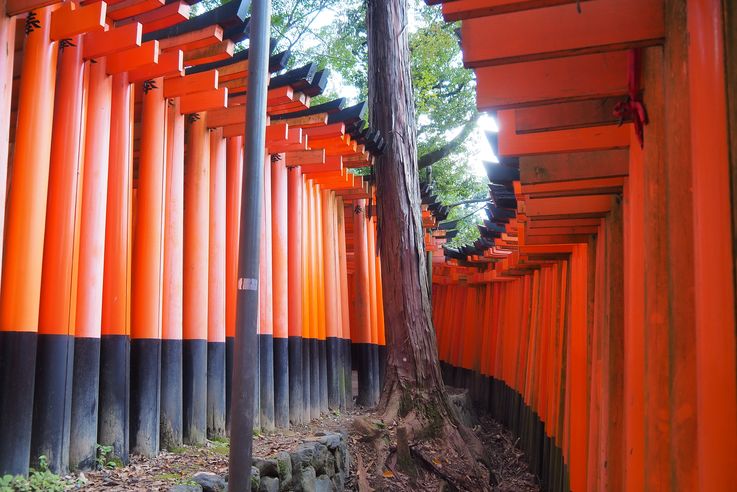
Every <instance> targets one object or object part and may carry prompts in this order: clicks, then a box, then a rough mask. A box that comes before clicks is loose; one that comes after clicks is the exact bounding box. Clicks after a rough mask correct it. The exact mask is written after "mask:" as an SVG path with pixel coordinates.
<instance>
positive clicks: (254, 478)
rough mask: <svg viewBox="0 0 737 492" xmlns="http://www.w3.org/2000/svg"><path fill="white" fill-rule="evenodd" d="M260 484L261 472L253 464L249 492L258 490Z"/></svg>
mask: <svg viewBox="0 0 737 492" xmlns="http://www.w3.org/2000/svg"><path fill="white" fill-rule="evenodd" d="M260 486H261V472H260V471H259V470H258V468H256V467H255V466H252V467H251V492H258V489H259V487H260Z"/></svg>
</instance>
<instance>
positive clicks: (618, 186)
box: [522, 177, 624, 198]
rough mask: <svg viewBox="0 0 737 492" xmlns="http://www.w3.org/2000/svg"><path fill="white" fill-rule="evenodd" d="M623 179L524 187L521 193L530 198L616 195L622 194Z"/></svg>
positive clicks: (561, 182)
mask: <svg viewBox="0 0 737 492" xmlns="http://www.w3.org/2000/svg"><path fill="white" fill-rule="evenodd" d="M623 186H624V177H616V178H594V179H580V180H575V181H556V182H554V183H538V184H530V185H526V186H524V187H523V188H522V193H524V194H525V196H526V197H530V198H543V197H553V196H575V195H589V194H591V195H594V194H597V195H598V194H618V193H621V192H622V187H623Z"/></svg>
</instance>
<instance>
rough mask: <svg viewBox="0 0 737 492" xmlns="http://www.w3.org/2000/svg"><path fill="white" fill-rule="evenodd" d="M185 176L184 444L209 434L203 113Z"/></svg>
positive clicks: (192, 129) (192, 120) (197, 118)
mask: <svg viewBox="0 0 737 492" xmlns="http://www.w3.org/2000/svg"><path fill="white" fill-rule="evenodd" d="M188 118H189V128H188V132H189V134H188V136H187V153H186V155H185V171H184V202H185V209H184V341H183V369H184V377H183V385H184V386H183V388H184V390H183V398H184V413H183V415H184V441H185V442H186V443H188V444H203V443H204V442H205V439H206V432H207V306H208V275H209V273H208V263H209V257H208V249H209V241H208V240H207V238H208V237H209V231H210V226H209V223H210V213H209V210H210V136H209V135H208V130H207V126H206V125H205V120H206V115H205V114H194V115H189V116H188Z"/></svg>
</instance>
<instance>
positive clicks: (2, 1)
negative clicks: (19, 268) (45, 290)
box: [0, 0, 17, 280]
mask: <svg viewBox="0 0 737 492" xmlns="http://www.w3.org/2000/svg"><path fill="white" fill-rule="evenodd" d="M7 3H8V0H0V74H2V75H0V209H2V210H5V199H6V192H7V181H8V156H9V152H10V148H9V147H10V107H11V102H12V100H13V59H14V58H15V25H16V22H17V21H16V19H15V18H14V17H9V16H8V15H6V5H7ZM4 230H5V214H0V231H4ZM4 244H5V242H4V235H3V237H2V238H0V258H2V255H3V245H4ZM1 279H2V276H1V274H0V280H1Z"/></svg>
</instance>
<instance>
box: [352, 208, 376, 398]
mask: <svg viewBox="0 0 737 492" xmlns="http://www.w3.org/2000/svg"><path fill="white" fill-rule="evenodd" d="M354 204H355V206H354V209H353V262H354V271H355V273H354V282H355V288H354V290H353V305H352V306H351V308H352V310H353V320H354V324H353V326H352V327H351V328H352V329H351V339H352V340H353V345H354V346H355V351H354V356H355V357H356V361H355V365H356V367H357V369H358V404H359V405H362V406H365V407H372V406H374V405H375V404H376V401H375V400H374V396H375V395H374V391H373V388H374V385H375V382H374V374H373V371H372V366H373V355H372V352H373V349H372V346H371V345H372V343H373V340H372V338H371V292H370V277H369V275H370V274H369V245H368V231H367V223H368V220H367V218H366V200H363V199H361V200H356V201H355V202H354ZM353 328H355V329H353Z"/></svg>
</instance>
